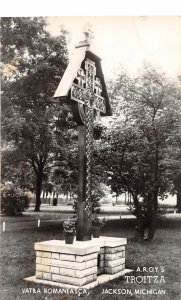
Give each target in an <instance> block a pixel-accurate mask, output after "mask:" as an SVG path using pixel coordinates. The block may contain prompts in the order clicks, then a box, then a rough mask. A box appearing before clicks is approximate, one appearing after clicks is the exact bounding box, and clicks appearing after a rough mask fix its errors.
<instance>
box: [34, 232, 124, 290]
mask: <svg viewBox="0 0 181 300" xmlns="http://www.w3.org/2000/svg"><path fill="white" fill-rule="evenodd" d="M126 243H127V240H126V239H125V238H113V237H103V236H102V237H100V238H95V239H92V240H90V241H82V242H80V241H75V242H74V243H73V244H70V245H69V244H65V241H60V240H52V241H46V242H41V243H36V244H35V250H36V274H35V281H36V282H41V283H43V282H44V283H47V282H48V283H49V284H50V282H51V283H52V282H54V283H56V284H57V283H58V284H61V286H62V285H63V286H65V285H70V286H75V287H82V286H84V287H85V286H87V285H88V284H89V285H90V284H93V285H94V283H95V285H97V284H99V283H103V282H107V281H109V280H112V279H114V278H117V277H119V276H122V275H123V274H125V245H126ZM102 276H103V277H102ZM33 278H34V277H33ZM102 280H103V282H102ZM104 280H105V281H104ZM95 285H94V286H95Z"/></svg>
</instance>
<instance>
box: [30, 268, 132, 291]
mask: <svg viewBox="0 0 181 300" xmlns="http://www.w3.org/2000/svg"><path fill="white" fill-rule="evenodd" d="M132 271H133V270H130V269H124V271H121V272H118V273H116V274H113V275H109V274H102V275H99V276H98V277H97V279H96V280H95V281H93V282H91V283H87V284H85V285H83V286H81V288H83V289H92V288H94V287H96V286H97V285H99V284H103V283H106V282H108V281H110V280H113V279H116V278H118V277H120V276H124V275H125V274H127V273H131V272H132ZM24 280H26V281H29V282H34V283H40V284H48V285H51V286H58V287H60V288H64V289H78V288H80V286H77V285H74V284H66V283H61V282H55V281H49V280H44V279H43V280H42V279H37V278H36V276H31V277H28V278H25V279H24Z"/></svg>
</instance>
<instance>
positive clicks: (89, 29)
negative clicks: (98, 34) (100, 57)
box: [83, 23, 94, 44]
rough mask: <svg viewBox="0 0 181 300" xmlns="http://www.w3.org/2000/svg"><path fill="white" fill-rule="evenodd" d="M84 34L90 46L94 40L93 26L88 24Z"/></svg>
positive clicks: (85, 26)
mask: <svg viewBox="0 0 181 300" xmlns="http://www.w3.org/2000/svg"><path fill="white" fill-rule="evenodd" d="M83 33H84V36H85V40H86V41H87V42H89V44H90V43H91V41H92V39H93V38H94V36H93V31H92V26H91V24H90V23H87V24H85V25H84V28H83Z"/></svg>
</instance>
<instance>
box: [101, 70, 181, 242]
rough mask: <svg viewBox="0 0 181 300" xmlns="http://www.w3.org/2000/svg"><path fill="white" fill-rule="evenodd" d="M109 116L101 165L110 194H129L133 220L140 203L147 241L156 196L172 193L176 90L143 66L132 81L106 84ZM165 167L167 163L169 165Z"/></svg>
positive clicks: (151, 231)
mask: <svg viewBox="0 0 181 300" xmlns="http://www.w3.org/2000/svg"><path fill="white" fill-rule="evenodd" d="M110 92H111V95H112V99H113V101H112V102H113V110H114V114H115V115H116V116H115V117H113V118H112V121H111V122H110V126H108V128H107V129H106V130H105V131H104V143H102V146H101V157H102V162H103V163H104V167H105V169H106V173H107V180H108V183H109V184H110V185H111V188H112V191H113V192H116V193H117V194H121V193H122V192H124V191H128V192H129V193H131V194H132V197H133V200H134V205H135V208H136V215H137V216H138V214H139V212H140V209H139V208H140V205H141V204H140V202H139V200H140V199H142V201H143V202H142V207H143V210H144V220H143V222H142V225H143V226H144V225H145V226H149V238H150V239H152V238H153V235H154V231H155V226H156V215H157V211H158V196H160V197H162V198H163V199H164V197H165V196H166V193H167V192H170V191H171V189H172V183H173V182H172V181H171V180H170V177H169V176H168V175H169V171H170V170H171V171H172V172H173V160H172V159H171V156H172V151H171V148H170V142H169V141H170V139H173V136H174V137H176V136H175V132H176V131H177V132H178V125H179V120H180V106H181V99H180V96H179V87H178V85H177V84H176V83H175V82H172V81H171V80H169V79H167V78H166V76H165V75H164V74H162V73H161V72H159V71H157V70H155V69H154V68H152V67H151V66H146V67H145V68H144V69H143V70H142V71H141V72H140V74H139V76H137V77H135V78H130V77H129V76H128V75H127V74H125V73H121V74H119V76H118V77H117V79H116V80H115V81H112V82H111V83H110ZM170 164H172V165H171V166H170Z"/></svg>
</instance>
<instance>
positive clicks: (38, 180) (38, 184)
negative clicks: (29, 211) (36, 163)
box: [35, 168, 43, 211]
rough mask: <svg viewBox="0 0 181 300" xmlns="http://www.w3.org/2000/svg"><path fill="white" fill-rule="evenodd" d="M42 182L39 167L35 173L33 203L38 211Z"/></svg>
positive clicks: (41, 171)
mask: <svg viewBox="0 0 181 300" xmlns="http://www.w3.org/2000/svg"><path fill="white" fill-rule="evenodd" d="M42 183H43V168H39V170H38V172H37V173H36V203H35V211H40V205H41V198H40V196H41V191H42Z"/></svg>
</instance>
